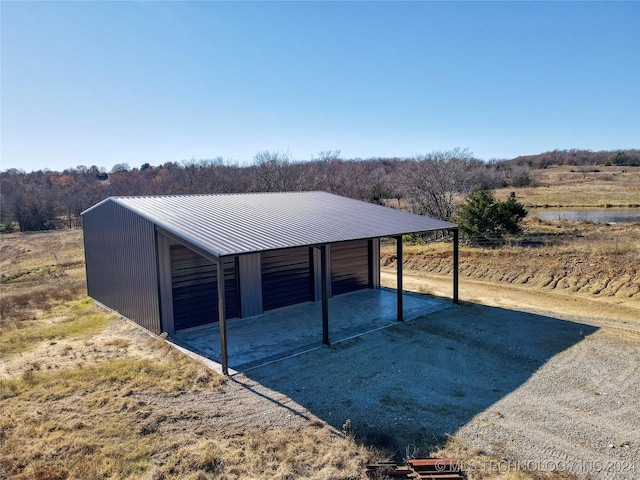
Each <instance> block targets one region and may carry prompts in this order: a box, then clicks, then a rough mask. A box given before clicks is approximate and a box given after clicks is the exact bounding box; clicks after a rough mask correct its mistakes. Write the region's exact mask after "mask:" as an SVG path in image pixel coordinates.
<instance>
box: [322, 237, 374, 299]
mask: <svg viewBox="0 0 640 480" xmlns="http://www.w3.org/2000/svg"><path fill="white" fill-rule="evenodd" d="M370 286H371V279H370V275H369V241H368V240H354V241H351V242H344V243H333V244H331V294H332V295H340V294H341V293H347V292H353V291H355V290H362V289H363V288H369V287H370Z"/></svg>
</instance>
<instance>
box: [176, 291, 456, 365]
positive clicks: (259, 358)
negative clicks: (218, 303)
mask: <svg viewBox="0 0 640 480" xmlns="http://www.w3.org/2000/svg"><path fill="white" fill-rule="evenodd" d="M450 305H451V303H449V302H447V301H443V300H437V299H434V298H430V297H426V296H424V295H420V294H415V293H408V292H405V294H404V295H403V307H404V318H405V321H409V320H412V319H414V318H417V317H419V316H422V315H426V314H427V313H431V312H435V311H438V310H441V309H444V308H447V307H449V306H450ZM396 321H397V320H396V291H395V290H390V289H386V288H380V289H367V290H360V291H357V292H352V293H347V294H344V295H339V296H336V297H334V298H331V299H329V339H330V341H331V343H332V344H333V343H337V342H340V341H343V340H346V339H349V338H352V337H354V336H358V335H361V334H363V333H366V332H370V331H373V330H378V329H380V328H386V327H389V326H391V325H394V324H395V323H396ZM171 341H172V342H174V343H176V344H177V345H180V346H182V347H184V348H187V349H189V350H191V351H193V352H195V353H197V354H200V355H202V356H204V357H206V358H209V359H211V360H213V361H215V362H218V363H219V362H220V331H219V326H218V324H217V323H214V324H208V325H202V326H200V327H194V328H190V329H187V330H180V331H178V332H176V334H175V335H174V336H173V337H172V338H171ZM321 346H322V304H321V302H307V303H303V304H299V305H292V306H290V307H284V308H280V309H277V310H270V311H268V312H266V313H264V314H262V315H258V316H255V317H250V318H241V319H234V320H228V321H227V351H228V358H229V366H230V367H231V368H233V369H234V370H236V371H246V370H249V369H252V368H255V367H257V366H260V365H263V364H266V363H270V362H273V361H275V360H279V359H282V358H286V357H289V356H292V355H296V354H299V353H302V352H305V351H309V350H312V349H314V348H318V347H321Z"/></svg>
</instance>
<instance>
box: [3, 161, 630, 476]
mask: <svg viewBox="0 0 640 480" xmlns="http://www.w3.org/2000/svg"><path fill="white" fill-rule="evenodd" d="M636 170H640V169H636ZM551 171H552V169H548V170H547V171H543V174H544V175H550V174H551V173H552V172H551ZM569 173H571V172H569ZM543 174H540V177H539V178H538V179H537V180H538V182H539V183H540V184H542V183H543V182H542V180H543V178H546V177H543ZM609 174H610V175H611V176H613V177H614V178H615V180H612V181H610V180H604V179H603V180H602V182H604V183H605V184H606V183H607V182H612V184H616V182H617V181H618V180H620V181H621V182H620V183H619V185H618V187H619V190H620V191H622V192H623V193H624V194H623V195H621V196H620V197H619V198H618V197H615V198H614V197H610V198H614V199H613V200H610V201H609V200H602V201H601V200H599V199H596V200H593V202H594V203H597V204H598V205H600V204H601V203H602V202H604V203H603V204H605V203H611V204H616V205H618V204H620V205H621V204H624V205H628V204H631V203H634V202H635V200H633V199H634V198H637V196H638V195H639V192H638V191H637V190H636V189H634V188H636V187H634V186H633V185H632V183H633V182H635V181H636V180H632V181H630V182H629V184H628V185H627V180H628V178H627V177H628V176H627V174H626V172H620V173H615V172H609ZM590 175H594V176H595V175H597V174H596V173H588V174H587V175H586V177H584V176H583V174H582V173H579V174H577V175H575V178H573V177H571V178H572V182H575V183H576V184H581V182H582V181H583V180H584V178H586V179H589V176H590ZM561 178H562V180H561V181H560V180H557V181H556V187H557V186H558V185H557V183H558V182H559V184H560V185H563V188H564V185H565V183H564V182H565V180H566V181H567V182H568V178H565V176H564V174H563V175H561ZM634 178H635V177H634ZM598 181H600V180H598ZM638 184H640V182H636V183H635V185H636V186H637V185H638ZM598 185H599V184H598ZM625 185H626V186H625ZM622 187H624V188H622ZM580 188H581V189H583V190H584V189H585V188H586V186H585V185H582V186H581V187H580ZM625 188H626V190H625ZM544 189H550V190H554V189H553V188H551V187H539V188H536V189H531V194H530V195H529V196H528V197H527V195H528V194H527V193H526V191H524V190H521V191H519V192H518V195H519V196H520V195H522V196H523V197H524V198H530V199H531V200H528V201H531V202H532V203H536V204H538V203H539V202H544V204H546V203H548V204H549V205H551V204H562V205H573V203H571V202H573V200H571V201H569V200H553V198H556V197H554V195H556V194H555V193H553V194H551V193H546V194H545V193H543V194H540V195H538V192H537V190H544ZM545 195H546V196H545ZM558 195H561V192H560V193H558ZM557 198H561V197H557ZM562 198H564V197H562ZM594 198H595V197H594ZM608 198H609V197H608ZM630 198H631V200H630ZM580 202H581V204H582V201H580ZM635 203H640V201H637V202H635ZM584 204H585V205H586V204H587V203H584ZM589 205H593V203H589ZM526 231H527V235H528V237H530V238H532V239H536V240H535V242H533V241H532V242H533V243H530V244H513V245H510V246H505V247H502V248H499V249H489V248H486V249H485V248H470V247H463V248H462V251H461V270H460V272H461V299H462V300H464V301H466V302H475V303H479V304H486V305H500V306H502V307H504V308H512V309H517V310H520V308H521V307H522V305H527V306H528V308H529V309H532V310H540V311H546V312H549V311H553V312H555V313H556V314H557V315H558V317H562V316H563V315H564V316H567V315H585V316H589V317H598V318H599V320H598V321H600V322H601V324H602V325H606V323H607V322H608V321H611V322H614V321H619V320H625V321H628V322H634V321H635V322H637V321H638V319H639V318H640V315H639V312H640V306H639V302H640V262H639V259H640V227H639V226H638V225H630V226H622V225H615V226H601V225H595V224H587V223H576V222H562V223H557V222H542V221H539V220H537V219H535V218H533V219H529V220H527V224H526ZM0 241H1V243H0V271H1V272H2V279H1V289H2V290H1V297H0V308H1V320H0V322H1V323H0V328H1V333H0V382H1V383H0V478H11V479H42V480H44V479H47V480H54V479H68V478H69V479H70V478H82V479H97V478H113V479H134V478H135V479H137V478H143V479H155V480H160V479H171V478H186V479H208V478H211V479H213V478H216V479H218V478H219V479H233V478H264V479H267V478H268V479H295V478H310V479H348V478H354V477H357V476H358V475H359V473H360V471H361V469H362V467H363V465H365V464H366V463H367V462H369V461H372V460H381V459H385V458H388V457H389V456H390V455H391V454H392V452H389V451H385V450H380V449H379V447H376V446H374V445H373V444H372V443H371V442H366V441H364V440H363V439H362V438H359V437H358V436H357V435H354V434H353V432H351V431H350V430H349V428H348V426H347V427H345V428H343V429H341V428H340V427H339V426H338V427H336V426H335V425H331V424H329V423H328V422H326V421H325V420H324V419H322V418H319V417H316V416H314V415H313V414H312V413H310V412H309V411H307V410H305V409H304V408H302V407H300V405H297V404H296V402H295V401H292V400H291V399H290V398H287V397H286V396H285V395H283V394H281V393H279V392H277V391H275V392H274V391H269V390H267V388H266V387H265V386H263V385H260V384H258V383H257V382H252V381H251V379H250V378H247V379H245V380H242V381H240V380H238V379H235V380H234V379H233V378H232V379H225V378H223V377H220V376H218V375H217V374H215V373H214V372H212V371H210V370H209V369H207V368H206V367H204V366H203V365H201V364H200V363H197V362H195V361H193V360H191V359H190V358H188V357H186V356H184V355H182V354H181V353H179V352H177V351H175V350H173V349H172V348H171V347H170V346H169V345H168V344H166V343H165V342H164V341H163V340H162V339H159V338H156V337H154V336H152V335H150V334H148V333H146V332H145V331H144V330H143V329H141V328H139V327H138V326H136V325H134V324H132V323H131V322H128V321H126V320H123V319H120V318H117V317H116V316H115V315H113V314H110V313H108V312H105V311H103V310H101V309H99V308H97V307H96V306H94V305H93V303H92V302H91V301H90V300H89V299H88V298H87V297H86V291H85V283H84V263H83V252H82V234H81V232H80V231H77V230H69V231H55V232H47V233H37V234H10V235H3V236H2V237H1V238H0ZM449 252H450V245H449V244H446V243H432V244H427V245H415V246H407V247H406V259H405V269H406V272H407V276H406V283H405V285H406V286H407V288H409V289H411V288H414V289H416V290H419V291H423V292H425V293H431V294H436V295H445V296H446V295H449V294H450V263H451V261H450V256H449ZM394 262H395V258H394V257H393V252H392V250H391V249H390V247H389V249H387V250H384V251H383V268H387V269H390V270H389V271H393V270H392V268H393V266H394ZM383 276H384V278H385V279H386V278H387V277H391V279H390V280H389V283H392V275H390V274H389V273H385V274H383ZM425 280H426V281H425ZM468 311H469V312H471V313H469V314H470V315H471V314H472V313H473V309H469V310H468ZM594 321H595V320H594ZM612 331H614V330H612ZM615 331H616V332H622V330H620V331H618V330H615ZM618 335H623V334H622V333H618ZM634 335H635V334H634ZM620 338H622V337H620ZM634 338H635V337H634ZM634 341H635V340H634ZM395 453H398V452H395ZM403 453H404V452H400V454H401V455H402V454H403ZM421 453H423V454H424V453H426V452H421ZM431 453H436V454H438V455H443V456H455V457H458V458H460V459H462V460H464V461H466V462H467V464H470V463H475V464H477V465H481V464H482V465H490V464H491V462H493V464H495V462H496V461H498V462H499V461H501V460H503V459H502V457H501V456H500V455H499V452H498V453H496V452H493V453H491V454H489V453H487V452H485V451H483V450H481V449H479V448H472V447H470V446H469V445H467V444H466V443H464V442H463V441H461V440H459V439H456V438H451V439H450V440H449V442H448V443H444V444H439V445H437V446H435V445H434V449H433V451H432V452H431ZM468 478H470V479H472V480H473V479H483V478H504V479H531V478H533V479H543V478H575V477H574V476H572V475H570V474H566V473H545V472H536V471H530V472H525V471H508V472H498V473H496V472H495V471H489V470H484V469H477V470H474V471H472V472H468Z"/></svg>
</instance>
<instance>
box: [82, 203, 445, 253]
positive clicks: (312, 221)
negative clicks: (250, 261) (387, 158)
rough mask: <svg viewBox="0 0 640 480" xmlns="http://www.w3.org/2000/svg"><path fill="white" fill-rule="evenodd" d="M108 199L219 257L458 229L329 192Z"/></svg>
mask: <svg viewBox="0 0 640 480" xmlns="http://www.w3.org/2000/svg"><path fill="white" fill-rule="evenodd" d="M109 201H111V202H116V203H118V204H119V205H122V206H123V207H125V208H127V209H129V210H131V211H134V212H136V213H138V214H139V215H141V216H143V217H145V218H147V219H148V220H150V221H152V222H153V223H155V224H156V225H158V226H159V227H161V228H163V229H165V230H166V231H168V232H170V233H171V234H173V235H175V236H176V237H178V238H181V239H183V240H185V241H186V242H189V243H191V244H193V245H194V246H196V247H199V248H201V249H203V250H205V251H207V252H209V253H211V254H213V255H215V256H217V257H220V256H226V255H235V254H241V253H248V252H257V251H265V250H275V249H279V248H289V247H297V246H304V245H316V244H322V243H333V242H341V241H346V240H356V239H365V238H376V237H387V236H395V235H403V234H407V233H414V232H426V231H433V230H446V229H451V228H456V225H455V224H453V223H449V222H444V221H440V220H435V219H433V218H429V217H425V216H422V215H415V214H412V213H408V212H403V211H400V210H395V209H393V208H388V207H383V206H380V205H374V204H371V203H366V202H361V201H359V200H353V199H351V198H346V197H341V196H339V195H333V194H330V193H326V192H285V193H246V194H227V195H175V196H147V197H110V198H108V199H106V200H104V202H109ZM101 203H102V202H101ZM99 205H100V204H97V205H95V206H94V207H92V208H91V209H93V208H97V207H98V206H99ZM91 209H89V210H91ZM87 211H88V210H87Z"/></svg>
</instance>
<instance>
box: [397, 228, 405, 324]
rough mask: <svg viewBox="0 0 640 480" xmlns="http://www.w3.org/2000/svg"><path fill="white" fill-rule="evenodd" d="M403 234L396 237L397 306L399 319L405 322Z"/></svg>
mask: <svg viewBox="0 0 640 480" xmlns="http://www.w3.org/2000/svg"><path fill="white" fill-rule="evenodd" d="M402 263H403V260H402V235H398V236H397V237H396V275H397V288H396V293H397V295H398V299H397V307H398V321H399V322H404V315H403V310H404V309H403V305H402V290H403V287H402Z"/></svg>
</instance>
